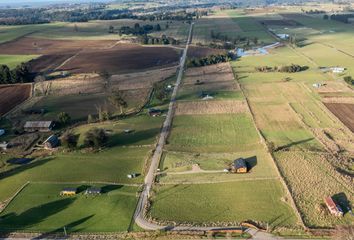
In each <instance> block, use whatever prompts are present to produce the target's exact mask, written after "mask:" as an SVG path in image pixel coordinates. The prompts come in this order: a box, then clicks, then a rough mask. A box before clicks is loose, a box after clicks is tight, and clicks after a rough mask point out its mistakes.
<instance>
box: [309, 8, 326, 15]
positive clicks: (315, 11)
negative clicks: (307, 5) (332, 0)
mask: <svg viewBox="0 0 354 240" xmlns="http://www.w3.org/2000/svg"><path fill="white" fill-rule="evenodd" d="M305 13H307V14H323V13H326V11H323V10H318V9H315V10H312V9H311V10H310V11H306V12H305Z"/></svg>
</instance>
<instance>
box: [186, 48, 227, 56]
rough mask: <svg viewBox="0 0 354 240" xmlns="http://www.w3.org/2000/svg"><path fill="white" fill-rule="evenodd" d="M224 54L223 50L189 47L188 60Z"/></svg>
mask: <svg viewBox="0 0 354 240" xmlns="http://www.w3.org/2000/svg"><path fill="white" fill-rule="evenodd" d="M224 53H226V51H225V50H221V49H214V48H208V47H199V46H190V47H189V48H188V58H203V57H207V56H210V55H218V54H224Z"/></svg>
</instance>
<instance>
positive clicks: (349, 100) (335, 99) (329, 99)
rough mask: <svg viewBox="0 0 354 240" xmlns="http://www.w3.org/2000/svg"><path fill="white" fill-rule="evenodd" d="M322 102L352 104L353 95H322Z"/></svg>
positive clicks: (353, 100)
mask: <svg viewBox="0 0 354 240" xmlns="http://www.w3.org/2000/svg"><path fill="white" fill-rule="evenodd" d="M322 102H324V103H348V104H349V103H350V104H354V97H324V98H322Z"/></svg>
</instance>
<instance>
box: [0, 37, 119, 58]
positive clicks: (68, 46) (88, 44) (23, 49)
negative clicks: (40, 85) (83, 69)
mask: <svg viewBox="0 0 354 240" xmlns="http://www.w3.org/2000/svg"><path fill="white" fill-rule="evenodd" d="M115 43H116V41H107V40H80V41H79V40H50V39H40V38H30V37H23V38H20V39H17V40H15V41H11V42H6V43H3V44H0V54H33V55H48V54H63V53H70V54H75V53H76V52H78V51H80V50H82V49H105V48H111V47H113V46H114V45H115Z"/></svg>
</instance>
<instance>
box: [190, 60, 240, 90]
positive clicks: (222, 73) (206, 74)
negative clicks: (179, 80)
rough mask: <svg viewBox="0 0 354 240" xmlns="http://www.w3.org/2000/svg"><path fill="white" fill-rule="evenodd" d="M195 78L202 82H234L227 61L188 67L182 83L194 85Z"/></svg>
mask: <svg viewBox="0 0 354 240" xmlns="http://www.w3.org/2000/svg"><path fill="white" fill-rule="evenodd" d="M197 80H199V82H200V83H202V84H208V83H213V82H226V81H231V82H234V83H235V84H236V82H235V79H234V74H233V72H232V69H231V66H230V64H229V63H221V64H217V65H210V66H205V67H197V68H189V69H188V70H187V72H186V77H185V79H184V85H188V84H193V85H194V84H195V83H196V82H197ZM202 84H201V85H202Z"/></svg>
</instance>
